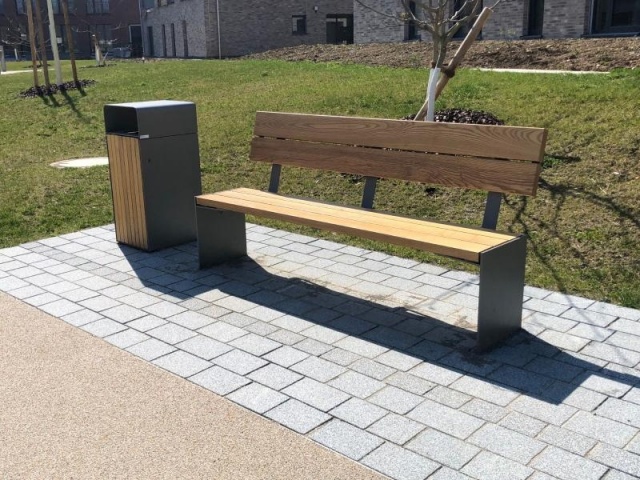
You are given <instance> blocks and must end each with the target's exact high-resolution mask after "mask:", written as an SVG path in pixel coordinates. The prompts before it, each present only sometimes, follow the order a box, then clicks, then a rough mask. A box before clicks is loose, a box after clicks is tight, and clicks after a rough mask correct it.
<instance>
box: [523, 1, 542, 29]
mask: <svg viewBox="0 0 640 480" xmlns="http://www.w3.org/2000/svg"><path fill="white" fill-rule="evenodd" d="M543 20H544V0H529V24H528V25H527V35H530V36H532V37H538V36H541V35H542V22H543Z"/></svg>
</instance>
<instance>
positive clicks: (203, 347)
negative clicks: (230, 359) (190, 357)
mask: <svg viewBox="0 0 640 480" xmlns="http://www.w3.org/2000/svg"><path fill="white" fill-rule="evenodd" d="M176 347H178V348H179V349H181V350H184V351H185V352H188V353H192V354H194V355H197V356H198V357H200V358H204V359H205V360H211V359H213V358H215V357H219V356H220V355H223V354H225V353H227V352H229V351H230V350H232V347H230V346H229V345H225V344H224V343H221V342H218V341H216V340H213V339H211V338H209V337H205V336H203V335H196V336H195V337H191V338H189V339H187V340H184V341H183V342H180V343H178V344H176Z"/></svg>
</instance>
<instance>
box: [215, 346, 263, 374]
mask: <svg viewBox="0 0 640 480" xmlns="http://www.w3.org/2000/svg"><path fill="white" fill-rule="evenodd" d="M213 362H214V363H215V364H216V365H220V366H221V367H224V368H226V369H227V370H230V371H232V372H234V373H237V374H238V375H247V374H248V373H250V372H253V371H254V370H257V369H259V368H262V367H264V366H265V365H266V364H267V363H268V362H266V361H265V360H263V359H261V358H258V357H256V356H255V355H251V354H250V353H247V352H243V351H241V350H237V349H234V350H231V351H230V352H227V353H225V354H224V355H221V356H219V357H216V358H214V359H213Z"/></svg>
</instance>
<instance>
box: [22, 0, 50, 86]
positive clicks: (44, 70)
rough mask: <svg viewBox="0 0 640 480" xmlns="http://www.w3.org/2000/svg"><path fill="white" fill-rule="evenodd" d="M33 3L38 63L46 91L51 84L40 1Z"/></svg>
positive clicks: (36, 0)
mask: <svg viewBox="0 0 640 480" xmlns="http://www.w3.org/2000/svg"><path fill="white" fill-rule="evenodd" d="M27 3H29V0H27ZM35 3H36V23H37V24H38V37H39V40H40V61H41V63H42V73H43V74H44V84H45V86H46V87H47V90H49V89H50V88H51V82H50V81H49V64H48V63H47V45H46V43H45V39H44V24H43V23H42V10H40V0H35ZM54 41H55V39H54Z"/></svg>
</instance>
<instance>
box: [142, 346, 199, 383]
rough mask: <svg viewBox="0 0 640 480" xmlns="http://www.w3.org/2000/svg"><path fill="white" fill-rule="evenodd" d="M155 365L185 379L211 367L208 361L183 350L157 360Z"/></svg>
mask: <svg viewBox="0 0 640 480" xmlns="http://www.w3.org/2000/svg"><path fill="white" fill-rule="evenodd" d="M153 363H154V364H155V365H158V366H159V367H162V368H164V369H165V370H168V371H170V372H172V373H175V374H176V375H179V376H181V377H184V378H187V377H190V376H192V375H195V374H196V373H198V372H201V371H202V370H205V369H207V368H209V367H211V364H210V363H209V362H207V361H206V360H203V359H201V358H198V357H196V356H195V355H191V354H190V353H187V352H183V351H181V350H178V351H175V352H172V353H170V354H168V355H165V356H163V357H160V358H157V359H156V360H153Z"/></svg>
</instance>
